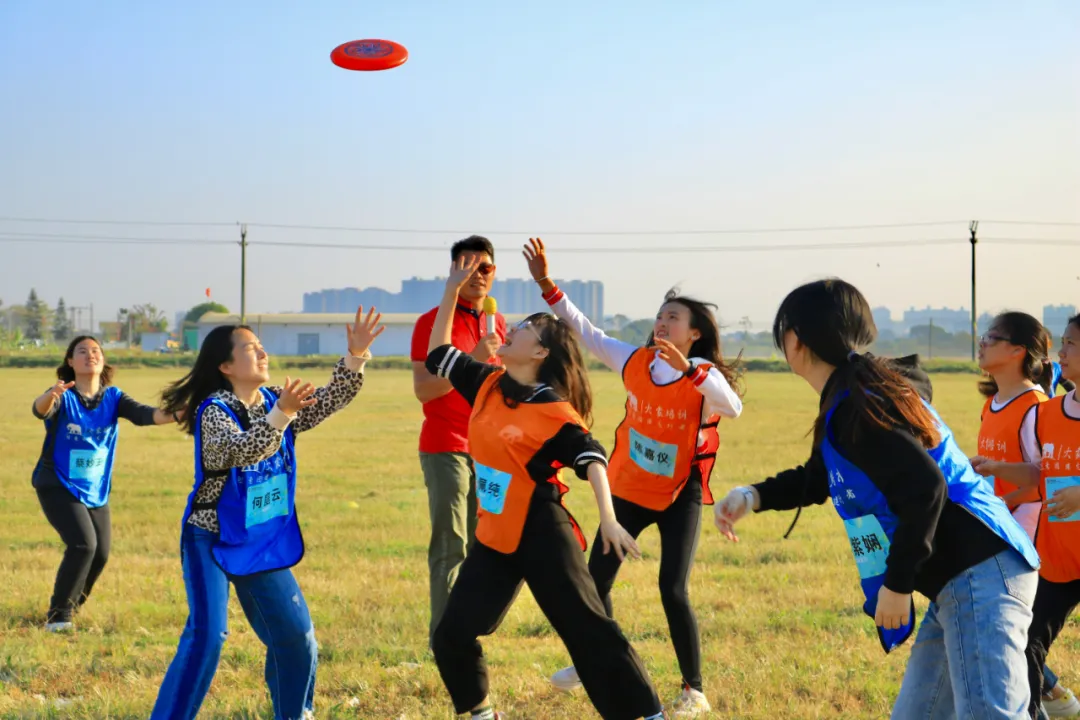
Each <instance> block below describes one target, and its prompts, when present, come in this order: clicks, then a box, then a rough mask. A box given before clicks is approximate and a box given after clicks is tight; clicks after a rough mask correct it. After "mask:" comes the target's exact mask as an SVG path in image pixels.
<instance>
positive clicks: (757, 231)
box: [0, 217, 967, 236]
mask: <svg viewBox="0 0 1080 720" xmlns="http://www.w3.org/2000/svg"><path fill="white" fill-rule="evenodd" d="M0 222H22V223H55V224H69V225H121V226H123V225H128V226H130V225H141V226H161V227H168V226H176V227H182V226H188V227H236V226H238V225H240V223H238V222H233V223H223V222H164V221H142V220H75V219H67V218H61V219H50V218H24V217H0ZM966 222H967V221H966V220H934V221H926V222H906V223H875V224H867V225H821V226H807V227H773V228H719V229H715V230H677V229H668V230H536V229H535V228H534V229H526V230H485V231H484V232H487V233H489V234H492V235H526V236H528V235H533V236H535V235H578V236H586V235H588V236H634V235H637V236H649V235H765V234H780V233H801V232H845V231H852V230H885V229H895V228H912V227H940V226H943V225H957V224H962V223H966ZM247 225H248V226H249V227H260V228H273V229H279V230H314V231H331V232H360V233H394V234H411V235H471V234H473V233H474V232H475V230H441V229H430V228H393V227H390V228H379V227H354V226H348V225H306V224H289V223H259V222H249V223H247Z"/></svg>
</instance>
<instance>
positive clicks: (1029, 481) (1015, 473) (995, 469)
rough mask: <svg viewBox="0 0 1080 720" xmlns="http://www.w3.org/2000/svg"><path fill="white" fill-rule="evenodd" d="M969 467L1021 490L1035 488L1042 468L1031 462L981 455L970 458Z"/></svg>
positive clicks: (1040, 478) (984, 475)
mask: <svg viewBox="0 0 1080 720" xmlns="http://www.w3.org/2000/svg"><path fill="white" fill-rule="evenodd" d="M971 467H972V468H974V469H975V472H977V473H979V474H980V475H982V476H983V477H989V476H993V477H996V478H1001V479H1002V480H1004V481H1005V482H1007V483H1012V484H1013V485H1015V486H1016V487H1018V488H1020V489H1021V490H1023V489H1027V488H1037V487H1038V486H1039V482H1040V481H1041V480H1042V468H1040V467H1039V466H1038V465H1033V464H1031V463H1006V462H998V461H997V460H991V459H989V458H986V457H983V456H981V455H976V456H975V457H973V458H971Z"/></svg>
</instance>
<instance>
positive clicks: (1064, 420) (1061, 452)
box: [1035, 395, 1080, 583]
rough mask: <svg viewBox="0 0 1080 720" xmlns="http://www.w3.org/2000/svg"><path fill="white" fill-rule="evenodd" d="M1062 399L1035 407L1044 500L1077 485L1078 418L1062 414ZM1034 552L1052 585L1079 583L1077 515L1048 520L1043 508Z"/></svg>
mask: <svg viewBox="0 0 1080 720" xmlns="http://www.w3.org/2000/svg"><path fill="white" fill-rule="evenodd" d="M1065 397H1066V396H1065V395H1059V396H1057V397H1056V398H1053V399H1052V400H1048V401H1047V402H1044V403H1043V404H1042V405H1040V406H1039V417H1038V432H1039V444H1040V445H1042V452H1043V457H1042V481H1041V483H1040V490H1042V495H1043V497H1044V498H1046V500H1049V499H1050V498H1052V497H1053V496H1054V493H1055V492H1056V491H1057V490H1060V489H1061V488H1065V487H1069V486H1072V485H1080V418H1072V417H1069V416H1068V415H1066V414H1065ZM1035 549H1036V550H1038V551H1039V557H1040V558H1042V566H1041V567H1040V568H1039V574H1040V575H1042V576H1043V577H1044V578H1046V579H1047V580H1049V581H1050V582H1056V583H1064V582H1070V581H1072V580H1080V513H1076V514H1074V515H1071V516H1069V517H1067V518H1052V517H1050V516H1049V515H1047V514H1046V511H1045V508H1044V509H1043V513H1042V514H1041V515H1040V516H1039V531H1038V532H1037V533H1036V534H1035Z"/></svg>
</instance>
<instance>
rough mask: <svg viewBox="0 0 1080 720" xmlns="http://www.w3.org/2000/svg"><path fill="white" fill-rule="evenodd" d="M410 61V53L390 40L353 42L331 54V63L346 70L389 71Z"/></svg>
mask: <svg viewBox="0 0 1080 720" xmlns="http://www.w3.org/2000/svg"><path fill="white" fill-rule="evenodd" d="M408 59H409V51H408V50H406V49H405V47H404V46H403V45H400V44H398V43H396V42H392V41H390V40H353V41H352V42H347V43H345V44H344V45H338V46H337V47H336V48H334V50H333V52H331V53H330V61H331V62H333V63H334V64H335V65H337V66H338V67H341V68H345V69H346V70H366V71H371V70H389V69H390V68H396V67H397V66H398V65H401V64H402V63H404V62H405V61H406V60H408Z"/></svg>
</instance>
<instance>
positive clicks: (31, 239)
mask: <svg viewBox="0 0 1080 720" xmlns="http://www.w3.org/2000/svg"><path fill="white" fill-rule="evenodd" d="M962 242H964V241H963V240H961V239H958V238H937V239H914V240H900V241H898V240H876V241H863V242H843V243H842V242H833V243H804V244H796V243H791V244H785V245H687V246H664V245H652V246H635V247H568V248H560V249H559V252H560V253H576V254H600V255H608V254H616V253H619V254H661V253H695V252H702V253H714V252H770V251H798V250H826V249H840V250H842V249H845V248H875V247H876V248H884V247H911V246H916V245H923V246H925V245H949V244H959V243H962ZM0 243H59V244H69V245H237V244H239V243H237V242H236V241H233V240H206V239H203V238H148V237H143V238H133V237H120V236H111V235H54V234H50V233H25V234H22V233H20V234H17V235H6V234H0ZM248 245H250V246H256V247H260V246H266V247H287V248H302V249H331V250H378V251H387V252H441V253H444V252H446V251H447V250H448V248H447V247H446V246H445V245H370V244H358V243H307V242H297V241H292V242H290V241H278V240H266V241H259V242H255V241H248Z"/></svg>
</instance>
